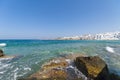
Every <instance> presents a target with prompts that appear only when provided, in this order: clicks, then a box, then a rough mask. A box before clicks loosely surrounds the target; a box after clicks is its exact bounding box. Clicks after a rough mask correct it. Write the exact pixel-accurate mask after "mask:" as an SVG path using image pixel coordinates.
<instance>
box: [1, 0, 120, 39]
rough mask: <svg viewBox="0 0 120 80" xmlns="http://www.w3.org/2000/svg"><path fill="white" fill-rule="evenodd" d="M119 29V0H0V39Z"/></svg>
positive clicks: (34, 37)
mask: <svg viewBox="0 0 120 80" xmlns="http://www.w3.org/2000/svg"><path fill="white" fill-rule="evenodd" d="M114 31H120V0H0V39H52V38H57V37H63V36H76V35H78V36H79V35H81V34H89V33H90V34H95V33H103V32H114Z"/></svg>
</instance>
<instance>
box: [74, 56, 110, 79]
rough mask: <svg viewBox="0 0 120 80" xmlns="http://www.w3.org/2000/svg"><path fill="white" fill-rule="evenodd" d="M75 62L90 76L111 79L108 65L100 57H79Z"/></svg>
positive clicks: (91, 77)
mask: <svg viewBox="0 0 120 80" xmlns="http://www.w3.org/2000/svg"><path fill="white" fill-rule="evenodd" d="M74 62H75V65H76V67H77V68H78V69H79V70H80V71H81V72H82V73H83V74H84V75H86V76H87V77H88V78H90V79H94V80H110V76H109V71H108V68H107V65H106V63H105V62H104V61H103V60H102V59H101V58H100V57H98V56H94V57H77V58H76V60H75V61H74Z"/></svg>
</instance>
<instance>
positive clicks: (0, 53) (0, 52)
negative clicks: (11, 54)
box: [0, 49, 4, 57]
mask: <svg viewBox="0 0 120 80" xmlns="http://www.w3.org/2000/svg"><path fill="white" fill-rule="evenodd" d="M2 56H4V52H3V50H1V49H0V57H2Z"/></svg>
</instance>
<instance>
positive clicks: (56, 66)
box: [19, 55, 83, 80]
mask: <svg viewBox="0 0 120 80" xmlns="http://www.w3.org/2000/svg"><path fill="white" fill-rule="evenodd" d="M72 56H73V55H71V56H70V55H69V56H65V57H59V58H55V59H53V60H50V62H48V63H45V64H43V66H42V67H41V69H40V70H39V71H37V72H36V73H34V74H32V75H31V76H29V77H28V78H26V79H22V78H21V79H19V80H83V79H82V78H78V76H77V75H76V73H75V71H74V69H73V68H69V66H70V65H71V61H70V60H71V59H73V58H75V57H72ZM72 62H73V61H72Z"/></svg>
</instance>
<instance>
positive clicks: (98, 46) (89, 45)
mask: <svg viewBox="0 0 120 80" xmlns="http://www.w3.org/2000/svg"><path fill="white" fill-rule="evenodd" d="M0 43H6V44H7V46H6V47H0V48H1V49H3V50H4V52H5V54H6V55H10V56H12V55H15V56H17V57H16V58H14V59H11V58H8V59H0V80H16V79H17V78H19V77H26V76H28V75H30V74H32V73H34V72H36V71H37V70H38V69H39V68H40V66H41V65H42V64H43V63H45V62H47V61H49V60H50V59H52V58H55V57H59V56H60V55H63V54H71V53H82V54H87V55H90V56H94V55H98V56H100V57H101V58H102V59H104V60H105V61H106V63H107V64H108V67H109V69H110V71H111V72H114V73H117V74H119V75H120V41H85V40H83V41H79V40H78V41H77V40H75V41H59V40H58V41H57V40H53V41H52V40H0ZM111 50H112V52H111Z"/></svg>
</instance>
